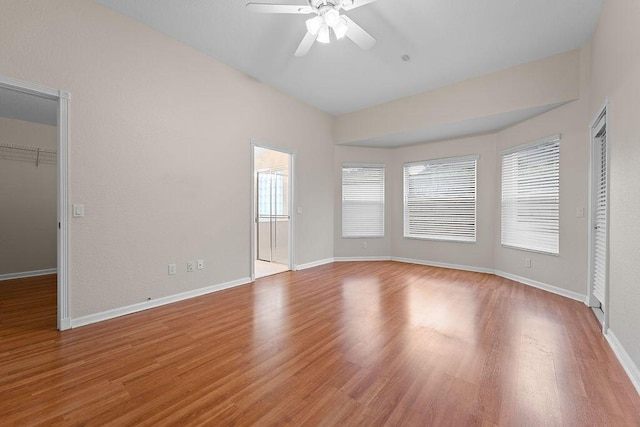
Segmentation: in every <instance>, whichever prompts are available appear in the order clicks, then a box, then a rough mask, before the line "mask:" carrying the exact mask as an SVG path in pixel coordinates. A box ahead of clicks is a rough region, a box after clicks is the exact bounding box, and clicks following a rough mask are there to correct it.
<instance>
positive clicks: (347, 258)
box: [333, 256, 391, 262]
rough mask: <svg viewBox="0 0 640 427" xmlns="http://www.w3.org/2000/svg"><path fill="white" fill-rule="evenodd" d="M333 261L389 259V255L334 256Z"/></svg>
mask: <svg viewBox="0 0 640 427" xmlns="http://www.w3.org/2000/svg"><path fill="white" fill-rule="evenodd" d="M333 260H334V261H335V262H353V261H391V257H390V256H347V257H344V256H343V257H336V258H334V259H333Z"/></svg>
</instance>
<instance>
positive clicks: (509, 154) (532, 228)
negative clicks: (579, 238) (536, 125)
mask: <svg viewBox="0 0 640 427" xmlns="http://www.w3.org/2000/svg"><path fill="white" fill-rule="evenodd" d="M559 231H560V135H556V136H553V137H550V138H546V139H544V140H541V141H537V142H535V143H533V144H528V145H525V146H521V147H516V148H514V149H511V150H508V151H505V152H503V153H502V245H503V246H509V247H514V248H518V249H526V250H531V251H538V252H545V253H550V254H555V255H557V254H559V249H560V248H559V235H560V233H559Z"/></svg>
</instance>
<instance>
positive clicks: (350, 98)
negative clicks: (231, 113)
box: [96, 0, 603, 115]
mask: <svg viewBox="0 0 640 427" xmlns="http://www.w3.org/2000/svg"><path fill="white" fill-rule="evenodd" d="M96 1H97V2H98V3H101V4H103V5H105V6H108V7H110V8H112V9H114V10H117V11H119V12H122V13H124V14H125V15H128V16H130V17H131V18H133V19H135V20H137V21H139V22H142V23H144V24H146V25H148V26H150V27H153V28H155V29H157V30H159V31H160V32H162V33H164V34H166V35H168V36H170V37H172V38H175V39H177V40H179V41H182V42H184V43H185V44H188V45H190V46H192V47H194V48H196V49H198V50H200V51H202V52H204V53H206V54H208V55H211V56H213V57H215V58H218V59H220V60H221V61H223V62H225V63H226V64H228V65H230V66H232V67H234V68H236V69H238V70H241V71H243V72H244V73H246V74H248V75H250V76H252V77H254V78H256V79H258V80H260V81H262V82H265V83H267V84H269V85H271V86H274V87H276V88H278V89H280V90H282V91H284V92H286V93H289V94H290V95H292V96H294V97H296V98H298V99H301V100H302V101H304V102H306V103H308V104H311V105H314V106H316V107H318V108H320V109H322V110H324V111H327V112H329V113H331V114H334V115H339V114H343V113H347V112H352V111H356V110H359V109H362V108H366V107H370V106H373V105H377V104H380V103H383V102H387V101H390V100H393V99H397V98H401V97H404V96H408V95H413V94H416V93H420V92H424V91H427V90H430V89H434V88H437V87H441V86H445V85H447V84H451V83H455V82H458V81H461V80H465V79H468V78H472V77H476V76H479V75H483V74H487V73H490V72H494V71H497V70H500V69H504V68H508V67H511V66H514V65H517V64H522V63H526V62H530V61H534V60H537V59H540V58H543V57H546V56H550V55H553V54H556V53H560V52H564V51H568V50H571V49H575V48H578V47H580V46H582V45H583V44H585V43H586V42H587V41H588V40H589V39H590V37H591V35H592V33H593V31H594V29H595V25H596V23H597V19H598V15H599V13H600V8H601V5H602V1H603V0H473V1H470V0H422V1H419V0H377V1H376V2H375V3H372V4H369V5H366V6H363V7H361V8H358V9H355V10H352V11H350V12H348V15H349V16H350V17H351V18H352V19H353V20H354V21H356V22H357V23H358V24H360V25H361V26H362V27H363V28H364V29H366V30H367V31H369V32H370V33H371V34H372V35H373V36H374V37H375V38H376V39H377V40H378V43H377V44H376V46H375V47H374V48H373V49H372V50H369V51H362V50H360V49H359V48H358V47H357V46H355V45H354V44H353V43H352V42H351V41H350V40H348V39H343V40H340V41H338V42H335V41H334V42H332V43H331V44H329V45H322V44H319V43H316V44H314V46H313V47H312V48H311V51H310V52H309V54H308V55H307V56H304V57H301V58H296V57H294V56H293V53H294V51H295V50H296V47H297V45H298V43H299V42H300V40H301V39H302V37H303V36H304V34H305V32H306V30H305V20H306V19H307V18H308V16H307V15H271V14H259V13H252V12H249V11H247V10H246V9H245V7H244V6H245V4H246V1H247V0H96ZM252 1H255V2H264V3H289V4H306V1H305V0H289V1H284V0H283V1H279V0H252ZM403 54H408V55H410V57H411V60H410V61H409V62H403V61H402V60H401V58H400V57H401V56H402V55H403Z"/></svg>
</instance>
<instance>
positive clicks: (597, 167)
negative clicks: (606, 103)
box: [590, 110, 609, 324]
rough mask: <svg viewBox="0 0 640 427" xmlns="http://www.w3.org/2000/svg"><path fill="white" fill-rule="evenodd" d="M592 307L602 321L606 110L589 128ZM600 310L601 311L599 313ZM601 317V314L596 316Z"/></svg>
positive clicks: (605, 245) (605, 274)
mask: <svg viewBox="0 0 640 427" xmlns="http://www.w3.org/2000/svg"><path fill="white" fill-rule="evenodd" d="M591 153H592V154H591V155H592V167H593V170H592V179H593V183H592V194H591V203H592V206H591V225H592V227H593V229H592V230H591V271H590V279H591V289H590V291H591V301H590V302H591V306H592V307H594V311H595V312H596V314H597V315H599V314H602V315H603V316H602V318H601V319H600V320H601V321H602V322H603V324H604V323H605V322H604V313H605V311H606V310H605V308H606V302H607V301H606V299H607V285H608V283H607V282H608V275H609V274H608V271H609V269H608V264H609V258H608V247H609V245H608V231H609V230H608V225H609V222H608V216H609V194H608V193H609V185H608V182H609V168H608V156H607V118H606V110H605V112H603V114H602V115H601V116H600V117H599V119H598V120H597V121H596V124H595V125H594V127H593V128H592V151H591ZM598 309H599V310H600V313H599V312H598ZM598 317H600V316H598Z"/></svg>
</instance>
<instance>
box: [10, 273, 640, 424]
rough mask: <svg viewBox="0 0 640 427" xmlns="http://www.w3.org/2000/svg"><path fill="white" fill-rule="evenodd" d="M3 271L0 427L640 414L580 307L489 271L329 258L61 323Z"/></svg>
mask: <svg viewBox="0 0 640 427" xmlns="http://www.w3.org/2000/svg"><path fill="white" fill-rule="evenodd" d="M55 281H56V277H55V276H54V275H52V276H41V277H34V278H28V279H16V280H10V281H5V282H0V425H35V424H47V425H97V426H102V425H118V426H119V425H150V426H151V425H154V426H155V425H211V424H213V425H364V426H373V425H409V426H411V425H479V426H511V425H541V426H542V425H544V426H547V425H568V426H583V425H612V426H614V425H615V426H638V425H640V397H639V396H638V394H637V393H636V391H635V389H634V388H633V386H632V384H631V382H630V381H629V379H628V377H627V376H626V374H625V372H624V370H623V369H622V367H621V366H620V364H619V363H618V361H617V359H616V357H615V355H614V354H613V352H612V351H611V349H610V347H609V345H608V343H607V342H606V340H605V339H604V337H603V336H602V334H601V332H600V330H599V326H598V324H597V322H596V320H595V317H594V316H593V314H592V313H591V312H590V310H589V309H588V308H587V307H585V306H584V305H583V304H581V303H579V302H576V301H572V300H569V299H566V298H563V297H560V296H557V295H553V294H550V293H547V292H544V291H541V290H539V289H534V288H531V287H527V286H525V285H523V284H520V283H517V282H514V281H511V280H508V279H504V278H500V277H496V276H493V275H490V274H483V273H473V272H465V271H457V270H448V269H442V268H436V267H428V266H420V265H411V264H403V263H396V262H386V261H384V262H369V263H349V262H346V263H333V264H327V265H324V266H321V267H316V268H311V269H308V270H303V271H299V272H286V273H281V274H278V275H275V276H270V277H265V278H262V279H259V280H257V281H256V282H255V283H252V284H250V285H246V286H242V287H238V288H234V289H228V290H225V291H221V292H217V293H214V294H209V295H205V296H202V297H198V298H194V299H190V300H186V301H181V302H178V303H175V304H171V305H168V306H164V307H159V308H156V309H152V310H147V311H144V312H140V313H136V314H132V315H129V316H123V317H121V318H117V319H113V320H109V321H105V322H101V323H98V324H94V325H88V326H85V327H82V328H78V329H73V330H70V331H65V332H58V331H56V330H55V325H56V309H55V303H56V283H55Z"/></svg>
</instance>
